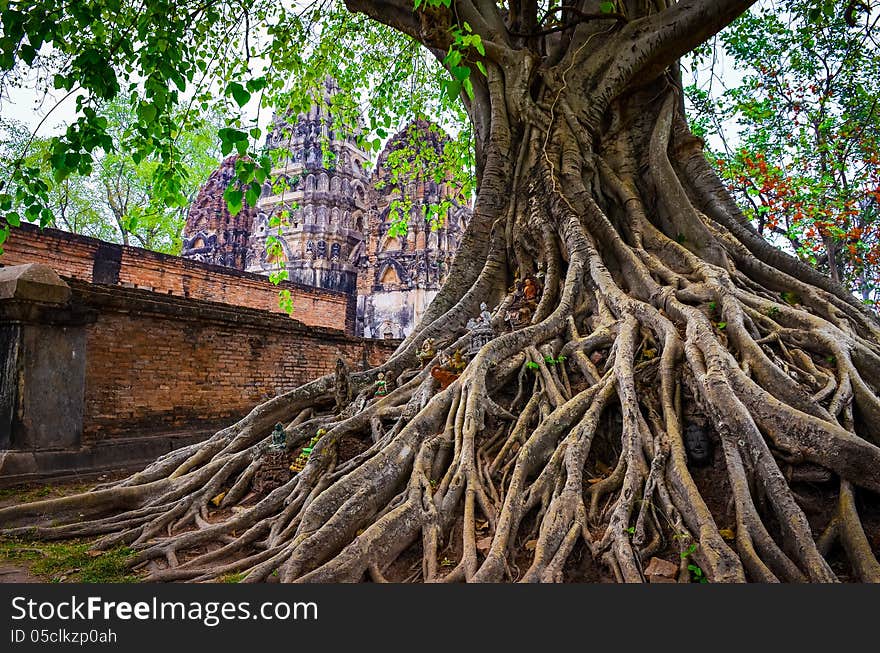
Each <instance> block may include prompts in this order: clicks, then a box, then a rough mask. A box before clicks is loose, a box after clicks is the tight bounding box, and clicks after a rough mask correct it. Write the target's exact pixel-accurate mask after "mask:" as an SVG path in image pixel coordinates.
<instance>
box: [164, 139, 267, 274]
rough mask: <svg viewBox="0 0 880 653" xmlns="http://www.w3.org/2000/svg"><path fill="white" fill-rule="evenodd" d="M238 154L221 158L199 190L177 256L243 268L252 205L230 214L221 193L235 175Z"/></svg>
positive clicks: (191, 207)
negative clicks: (215, 168)
mask: <svg viewBox="0 0 880 653" xmlns="http://www.w3.org/2000/svg"><path fill="white" fill-rule="evenodd" d="M238 158H239V157H238V155H233V156H228V157H226V158H225V159H223V162H222V163H221V164H220V167H219V168H218V169H217V170H215V171H214V172H212V173H211V176H210V177H208V181H207V182H205V185H204V186H202V188H201V189H200V190H199V193H198V195H197V196H196V199H195V201H194V202H193V203H192V205H191V206H190V208H189V213H188V214H187V216H186V226H185V227H184V232H183V251H182V252H181V256H183V257H185V258H191V259H195V260H197V261H202V262H203V263H213V264H214V265H225V266H226V267H230V268H236V269H238V270H244V269H245V259H246V258H247V252H248V248H249V247H250V239H251V230H252V229H253V224H254V217H255V216H256V215H257V209H256V207H252V206H247V204H246V203H245V205H244V206H243V207H242V209H241V211H239V212H238V214H237V215H231V214H230V213H229V209H228V208H227V206H226V200H224V199H223V193H224V191H225V190H226V187H227V186H229V183H230V182H231V181H232V180H233V178H234V177H235V162H236V161H238Z"/></svg>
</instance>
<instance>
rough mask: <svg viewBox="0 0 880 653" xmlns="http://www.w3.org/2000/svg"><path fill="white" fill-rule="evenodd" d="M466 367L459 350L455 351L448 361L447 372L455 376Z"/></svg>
mask: <svg viewBox="0 0 880 653" xmlns="http://www.w3.org/2000/svg"><path fill="white" fill-rule="evenodd" d="M466 367H467V361H466V360H465V359H464V355H463V354H462V353H461V349H456V350H455V353H454V354H452V360H450V361H449V365H448V368H449V370H450V371H452V372H454V373H455V374H461V373H462V372H463V371H464V368H466Z"/></svg>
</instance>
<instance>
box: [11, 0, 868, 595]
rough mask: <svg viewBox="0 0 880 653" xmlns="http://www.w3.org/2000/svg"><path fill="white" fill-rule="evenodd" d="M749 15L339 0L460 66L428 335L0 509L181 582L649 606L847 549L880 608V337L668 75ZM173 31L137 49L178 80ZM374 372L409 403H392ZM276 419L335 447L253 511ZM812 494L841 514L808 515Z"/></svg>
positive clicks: (23, 527)
mask: <svg viewBox="0 0 880 653" xmlns="http://www.w3.org/2000/svg"><path fill="white" fill-rule="evenodd" d="M752 1H753V0H681V1H680V2H675V3H673V2H667V1H666V0H620V1H618V2H592V1H584V2H578V3H575V4H567V5H559V4H555V3H549V4H547V3H538V2H535V1H534V0H522V1H521V2H520V1H517V2H510V3H498V2H495V1H494V0H492V1H486V0H440V1H438V0H428V1H427V2H416V3H415V6H414V5H413V3H412V1H411V0H347V6H348V9H349V10H350V11H351V12H354V13H355V14H364V15H366V16H367V17H369V18H370V19H372V21H376V22H378V23H382V24H384V25H385V26H388V27H390V28H392V29H393V30H396V31H398V32H401V33H403V34H405V35H407V36H408V37H409V39H412V40H413V41H415V42H417V43H419V44H421V45H422V46H423V47H424V48H427V50H428V51H429V52H431V53H432V54H433V55H434V56H435V57H436V59H437V60H438V61H441V62H442V64H443V65H444V66H445V67H446V68H447V69H448V70H449V72H450V73H451V78H450V79H451V81H450V80H447V82H446V84H445V88H446V90H450V89H451V91H452V92H454V93H456V94H460V95H461V98H462V100H463V102H464V104H465V106H466V109H467V113H468V117H469V120H470V124H471V126H472V130H473V136H474V142H475V161H476V174H477V184H478V194H477V198H476V202H475V206H474V214H473V218H472V220H471V222H470V224H469V225H468V229H467V233H466V235H465V237H464V240H463V243H462V245H461V249H460V251H459V254H458V256H457V257H456V259H455V262H454V265H453V266H452V269H451V271H450V274H449V278H448V281H447V282H446V284H445V285H444V287H443V289H442V290H441V291H440V293H439V294H438V296H437V298H436V299H435V300H434V301H433V303H432V304H431V305H430V308H429V309H428V312H427V314H426V315H425V317H424V319H423V320H422V321H421V322H420V324H419V325H418V326H417V327H416V328H415V329H414V331H413V333H412V335H410V336H409V337H408V338H407V339H406V340H405V341H404V342H403V343H402V344H401V345H400V346H399V348H398V349H397V351H396V352H395V354H394V355H393V356H392V357H391V358H390V359H389V360H388V361H387V362H386V363H385V364H383V365H381V366H380V367H378V368H375V369H371V370H367V371H360V372H356V373H354V372H352V373H350V374H349V373H347V372H346V370H345V366H344V365H342V364H340V366H339V367H338V370H339V371H338V373H337V374H334V375H328V376H325V377H322V378H319V379H317V380H315V381H313V382H311V383H308V384H306V385H304V386H302V387H300V388H297V389H296V390H293V391H291V392H288V393H285V394H283V395H281V396H278V397H276V398H274V399H272V400H270V401H267V402H266V403H264V404H262V405H260V406H257V407H256V408H254V410H253V411H252V412H251V413H250V414H249V415H247V416H246V417H245V418H244V419H242V420H241V421H239V422H237V423H236V424H233V425H231V426H229V427H228V428H225V429H223V430H221V431H219V432H218V433H217V434H216V435H214V436H213V437H211V438H209V439H208V440H207V441H205V442H203V443H201V444H198V445H193V446H189V447H185V448H182V449H179V450H177V451H174V452H171V453H169V454H167V455H165V456H163V457H162V458H160V459H159V460H157V461H156V462H155V463H153V464H152V465H150V466H149V467H147V468H146V469H145V470H143V471H141V472H139V473H137V474H134V475H133V476H131V477H129V478H128V479H126V480H124V481H121V482H117V483H113V484H111V485H108V486H103V487H100V488H98V489H96V490H94V491H92V492H89V493H87V494H83V495H77V496H73V497H68V498H63V499H54V500H50V501H43V502H38V503H33V504H29V505H24V506H20V507H14V508H7V509H3V510H0V520H2V521H3V523H5V524H7V525H8V526H7V529H6V531H5V532H6V533H7V534H11V535H15V534H18V535H28V536H32V537H39V538H59V537H74V536H90V535H95V534H102V535H103V538H102V539H101V540H99V542H98V544H97V546H98V547H99V548H100V547H110V546H113V545H116V544H120V543H125V544H130V545H132V546H133V547H134V548H135V549H137V551H138V553H137V555H136V556H135V559H134V560H135V563H144V562H148V561H152V562H153V563H154V565H153V571H152V575H151V578H153V579H168V580H170V579H187V580H207V579H212V578H217V577H219V576H221V575H224V574H228V573H232V572H240V573H246V579H247V580H249V581H257V580H262V579H265V578H267V577H268V576H269V575H271V574H273V573H275V572H277V573H278V574H279V575H280V577H281V580H282V581H295V580H298V581H343V580H348V581H356V580H360V579H363V578H365V577H369V578H372V579H374V580H383V579H385V578H391V579H395V580H401V579H405V578H413V579H420V580H425V581H435V580H447V581H451V580H467V581H501V580H528V581H542V580H560V579H565V578H571V577H583V574H584V573H585V572H584V569H583V566H582V565H581V564H576V562H575V561H576V560H582V561H584V562H583V565H586V567H587V568H590V567H591V565H593V563H595V566H593V567H592V568H593V569H596V568H599V567H600V566H601V567H602V568H604V569H606V570H608V571H609V572H610V573H611V574H613V576H614V577H616V578H617V579H618V580H621V581H641V580H643V578H644V566H645V565H646V563H647V561H648V559H649V558H650V557H651V556H652V555H654V554H655V553H659V554H661V555H663V556H665V557H667V558H668V557H674V558H675V559H680V560H681V564H682V567H683V572H684V573H685V574H686V573H687V571H686V569H685V568H686V567H687V566H690V567H692V571H693V573H694V574H695V575H696V576H701V577H707V578H708V579H709V580H710V581H718V582H723V581H743V580H747V579H748V580H756V581H774V580H784V581H796V580H805V579H807V580H812V581H833V580H835V579H836V575H835V571H834V570H832V566H831V565H830V564H829V562H828V559H827V556H828V554H829V551H831V550H832V546H833V545H834V544H835V543H836V542H839V543H840V544H842V547H843V549H844V550H845V552H846V557H847V558H848V560H849V563H850V568H851V570H852V573H853V574H855V575H856V576H857V577H859V578H862V579H865V580H880V565H878V562H877V559H876V557H875V555H874V554H873V553H872V551H871V546H870V542H869V540H868V538H867V536H866V534H865V530H864V528H863V526H862V522H861V520H860V518H859V513H858V510H857V507H858V505H859V504H858V501H859V500H860V498H861V499H864V498H866V497H867V498H871V497H873V493H876V492H878V491H880V448H878V446H877V444H876V443H877V442H878V438H880V426H878V425H880V399H878V389H880V325H878V323H877V322H876V320H875V318H874V316H873V315H871V314H870V313H868V312H867V311H866V310H865V309H864V307H863V306H862V305H860V303H859V302H858V301H856V300H855V298H854V297H853V296H852V295H851V294H850V293H849V292H848V291H847V290H846V289H844V288H843V287H841V286H840V285H838V284H837V283H834V282H832V281H831V280H830V279H829V278H827V277H826V276H824V275H822V274H821V273H819V272H817V271H816V270H814V269H812V268H810V267H808V266H806V265H804V264H803V263H801V262H800V261H798V260H797V259H796V258H793V257H791V256H789V255H787V254H785V253H783V252H781V251H779V250H778V249H776V248H774V247H772V246H771V245H769V244H768V243H767V242H766V241H765V240H764V239H762V238H761V236H760V235H759V234H758V233H757V232H756V231H755V229H754V228H753V226H752V225H751V224H750V222H749V221H748V220H747V219H746V218H745V217H744V216H743V214H742V213H741V212H740V210H739V208H738V207H737V206H736V204H735V203H734V202H733V201H732V200H731V198H730V196H729V195H728V193H727V191H726V190H725V188H724V186H723V185H722V184H721V182H720V181H719V179H718V178H717V176H716V175H715V173H714V172H713V171H712V168H711V167H710V165H708V163H707V161H706V159H705V157H704V155H703V147H702V145H703V144H702V142H701V141H700V139H698V138H696V137H694V136H693V135H692V134H691V132H690V131H689V130H688V127H687V123H686V121H685V116H684V113H683V108H682V107H683V102H682V86H681V82H680V75H679V71H678V67H677V61H678V59H679V58H680V57H682V56H683V55H685V54H686V53H688V52H689V51H690V50H692V49H693V48H695V47H697V46H698V45H699V44H701V43H702V42H704V41H705V40H706V39H707V38H709V37H711V36H712V35H713V34H715V33H716V32H718V31H719V30H721V29H722V28H723V27H724V26H725V25H727V24H728V23H730V22H731V21H732V20H733V19H734V18H735V17H736V16H737V15H739V14H740V13H742V12H743V11H745V10H746V9H748V7H749V6H750V5H751V4H752ZM857 4H858V3H857ZM205 6H208V7H211V9H210V10H207V11H214V10H215V9H217V7H220V5H213V4H211V3H207V4H206V5H202V4H200V5H198V6H196V7H195V8H193V9H192V12H194V14H199V15H200V12H204V11H206V10H205V9H204V7H205ZM166 9H167V8H166ZM234 10H235V7H233V6H230V7H229V11H230V12H232V11H234ZM175 11H177V10H175ZM217 11H218V12H220V13H222V9H217ZM853 11H858V7H856V8H854V9H853ZM99 14H100V12H99ZM175 15H176V14H175ZM309 15H311V14H309ZM314 18H315V20H319V19H320V18H321V16H314ZM332 19H333V20H334V21H336V22H337V24H338V25H341V24H343V23H345V24H347V25H349V26H353V27H351V28H352V29H355V30H364V29H368V28H369V29H372V27H369V26H370V23H365V22H364V21H363V19H362V17H360V16H357V15H355V16H350V15H342V14H339V13H333V14H332ZM4 20H5V18H4ZM218 20H219V18H218ZM346 21H348V22H346ZM196 22H197V21H196V20H190V23H193V24H194V23H196ZM137 24H138V25H140V23H139V22H138V23H137ZM169 24H174V23H173V21H170V20H169V19H168V18H166V17H164V16H163V20H162V21H160V22H159V23H156V24H149V25H147V26H146V27H145V28H144V29H145V32H144V34H143V35H140V37H141V38H142V39H143V40H144V41H145V42H147V43H154V42H155V41H156V39H160V40H162V41H163V42H164V47H165V49H164V50H163V51H165V52H168V51H171V52H174V53H175V57H172V58H171V59H170V60H169V61H170V62H171V63H170V64H169V65H170V66H172V67H173V66H174V65H175V63H177V64H179V65H180V66H182V65H183V64H180V62H185V61H186V60H187V59H186V56H180V55H179V52H180V50H181V48H182V47H183V46H181V45H179V44H177V42H176V41H173V40H171V41H169V37H168V34H167V33H165V32H162V33H160V31H161V30H162V29H163V28H165V26H167V25H169ZM286 27H289V25H281V23H273V26H272V27H271V28H270V32H271V33H272V34H274V35H275V37H276V38H277V37H278V35H279V34H280V35H281V38H284V37H289V36H291V34H292V32H290V31H285V29H286ZM205 29H211V28H210V27H206V28H205ZM382 29H384V28H382ZM371 33H376V32H371ZM378 33H379V34H388V32H387V31H385V32H378ZM154 37H155V38H154ZM372 38H377V37H372ZM378 42H379V43H380V45H381V47H382V48H385V50H387V51H388V52H391V53H395V52H396V51H395V47H396V46H395V45H394V44H395V43H398V42H397V41H393V40H390V37H389V38H385V37H382V38H378ZM110 43H111V44H113V43H116V42H115V41H113V40H112V39H111V40H110ZM323 44H324V41H323V40H321V41H320V42H318V44H317V45H314V50H313V52H317V53H318V54H322V53H323V52H324V51H323V50H322V48H323ZM118 47H122V48H125V47H126V45H125V44H124V43H123V44H122V45H120V46H118ZM295 47H297V45H291V48H295ZM380 49H381V48H380ZM375 51H376V50H374V49H371V50H370V52H375ZM102 52H103V50H102ZM327 53H328V54H329V50H328V51H327ZM108 56H110V55H108ZM286 56H287V59H286V60H284V62H283V63H285V64H287V65H289V66H290V68H293V69H295V68H296V67H297V66H298V65H300V63H301V60H302V57H301V56H300V55H299V54H298V53H297V52H295V51H294V52H288V53H287V55H286ZM377 56H378V55H377ZM325 58H328V57H325ZM416 59H417V58H412V59H411V60H410V62H407V65H412V64H411V61H415V60H416ZM276 63H278V65H280V64H281V63H282V62H281V60H280V59H279V60H278V62H276ZM273 65H275V64H274V63H273ZM392 69H393V68H392ZM338 72H340V73H344V72H345V71H338ZM101 84H103V85H104V86H107V84H106V83H105V81H102V82H101ZM104 86H102V88H103V87H104ZM110 86H112V85H110ZM255 88H256V86H255V85H251V87H247V88H246V87H243V86H242V85H241V84H238V85H237V86H236V87H232V89H231V90H230V92H232V93H233V94H235V95H238V96H241V99H242V100H243V101H246V99H247V98H246V97H244V95H243V93H245V92H247V93H249V92H250V91H253V90H254V89H255ZM110 90H112V88H111V89H110ZM379 96H380V97H381V96H382V94H381V93H379ZM236 99H238V98H236ZM160 108H161V107H160ZM153 110H154V109H151V111H153ZM155 136H156V137H157V138H159V137H161V134H159V133H157V134H155ZM226 138H227V141H228V142H235V143H237V142H240V141H239V140H238V139H239V136H238V135H237V133H234V132H226ZM37 190H38V189H37ZM535 278H537V279H540V284H539V285H538V287H537V290H539V291H540V292H539V294H538V296H536V297H535V300H536V304H535V306H534V310H533V311H532V312H531V313H530V314H529V313H527V315H528V318H529V319H528V320H523V319H521V318H522V312H520V313H519V316H520V321H519V322H514V323H513V326H512V327H511V326H510V325H509V324H507V323H506V321H505V320H504V319H503V315H504V314H505V313H506V311H507V309H511V308H514V307H515V306H522V304H523V302H524V301H525V299H524V298H523V297H522V296H521V295H523V294H525V295H526V296H529V295H530V293H532V292H534V291H535V290H536V288H535V285H534V284H533V285H531V286H528V288H530V289H531V290H529V291H528V292H525V291H523V292H521V290H522V289H521V288H519V287H518V286H517V282H518V281H524V280H531V279H535ZM511 284H513V286H512V285H511ZM482 302H486V303H487V304H488V306H489V307H496V306H497V307H498V309H497V310H496V311H495V312H494V315H493V317H492V326H493V328H494V334H493V335H492V337H490V338H489V339H488V340H487V341H486V342H485V343H484V344H483V345H482V346H481V347H480V348H479V350H478V351H477V352H476V353H475V354H474V355H473V356H472V357H471V358H470V359H469V360H467V364H466V367H465V368H464V369H463V371H462V372H461V374H460V375H459V376H457V377H456V376H454V374H452V373H451V371H452V372H454V369H453V370H450V369H449V368H447V369H446V370H445V371H444V370H442V369H441V370H439V372H437V373H432V372H436V371H437V367H435V366H434V365H433V364H432V363H429V364H428V365H427V366H426V367H425V368H420V366H419V365H418V361H417V358H416V353H417V352H418V351H419V350H420V349H421V348H422V346H423V344H424V342H425V341H426V340H427V339H428V338H434V339H435V341H436V343H437V346H438V349H439V350H441V351H439V352H438V354H437V358H436V359H435V361H434V362H435V363H437V362H439V360H440V358H441V356H442V355H443V354H444V353H446V354H451V353H452V352H453V351H454V350H455V349H457V348H461V349H467V347H468V345H469V344H470V343H471V341H472V338H471V334H469V333H468V328H467V326H468V321H469V320H470V319H471V318H473V317H474V316H475V315H477V314H478V313H479V311H480V304H481V303H482ZM380 372H381V373H383V374H385V375H387V376H388V377H390V378H392V379H395V380H396V387H393V389H391V390H390V391H389V392H388V393H387V394H384V395H382V394H380V395H379V396H377V397H374V396H373V395H374V384H375V382H376V380H377V376H378V374H379V373H380ZM435 377H439V379H440V380H442V381H443V383H442V385H438V379H437V378H435ZM279 420H280V421H282V422H283V423H284V424H286V428H285V433H286V437H287V445H286V446H287V447H288V448H289V449H290V450H292V451H297V450H298V449H299V447H301V446H303V445H304V444H306V443H309V442H311V441H312V439H313V438H314V437H316V436H320V437H319V439H318V440H317V442H316V443H315V444H314V446H313V447H311V452H310V455H309V456H308V458H307V463H306V464H305V467H304V469H303V470H302V471H301V472H300V473H298V474H297V475H295V476H294V477H293V478H291V479H290V480H289V481H288V482H286V483H284V484H283V485H281V486H280V487H278V488H277V489H274V490H272V491H271V492H269V493H268V494H267V495H265V496H262V497H258V498H257V499H254V498H253V496H252V494H251V493H250V490H251V482H252V480H253V478H254V476H255V475H256V474H259V473H260V471H259V467H260V466H261V465H263V464H264V463H265V461H266V460H267V455H268V454H264V453H261V451H262V448H263V447H265V445H266V444H267V441H268V440H269V438H270V435H269V434H270V431H271V429H272V426H273V425H274V424H275V423H276V422H277V421H279ZM700 430H702V432H703V433H704V434H706V435H707V436H708V438H709V441H710V442H713V441H714V442H715V444H716V449H715V455H714V458H713V459H712V461H711V464H710V465H709V466H708V467H704V468H698V467H695V466H694V465H693V464H692V463H689V459H688V451H687V450H686V440H687V441H688V442H693V441H697V440H699V437H697V436H696V435H694V433H695V432H696V433H697V435H698V434H699V431H700ZM358 442H360V443H363V446H361V447H360V451H359V452H358V453H356V454H355V455H352V453H351V452H352V449H353V447H352V444H353V443H358ZM343 445H344V446H343ZM703 448H704V449H705V443H703ZM691 449H692V451H691V454H692V459H693V460H696V459H697V458H699V456H698V455H694V454H698V453H699V452H698V451H697V447H691ZM355 450H357V448H356V447H355ZM823 479H824V480H823ZM828 479H831V480H828ZM804 480H812V481H813V482H815V483H824V484H823V485H821V487H822V489H823V490H824V493H819V497H818V498H816V496H815V493H812V494H811V495H810V497H812V501H811V502H807V501H806V500H805V499H804V496H803V494H802V493H799V492H798V490H802V489H803V487H802V486H801V483H802V482H803V481H804ZM248 496H251V498H250V499H247V500H246V498H247V497H248ZM240 502H243V505H241V506H237V504H239V503H240ZM809 518H813V519H816V518H819V519H823V520H824V521H823V523H821V524H818V525H817V524H815V523H814V524H811V523H810V521H809ZM35 520H37V522H38V524H37V525H36V526H35V525H34V521H35ZM578 574H580V575H578Z"/></svg>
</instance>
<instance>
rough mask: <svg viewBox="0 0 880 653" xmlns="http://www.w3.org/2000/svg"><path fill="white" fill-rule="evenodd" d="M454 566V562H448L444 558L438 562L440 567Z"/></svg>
mask: <svg viewBox="0 0 880 653" xmlns="http://www.w3.org/2000/svg"><path fill="white" fill-rule="evenodd" d="M454 564H455V561H454V560H450V559H449V558H446V557H444V558H443V560H441V561H440V566H441V567H452V566H453V565H454Z"/></svg>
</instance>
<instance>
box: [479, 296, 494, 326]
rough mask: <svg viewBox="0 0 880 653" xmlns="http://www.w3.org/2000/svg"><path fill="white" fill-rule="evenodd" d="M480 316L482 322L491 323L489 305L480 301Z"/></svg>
mask: <svg viewBox="0 0 880 653" xmlns="http://www.w3.org/2000/svg"><path fill="white" fill-rule="evenodd" d="M480 317H481V318H483V324H486V325H491V324H492V314H491V313H490V312H489V306H488V305H487V304H486V302H481V303H480Z"/></svg>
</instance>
